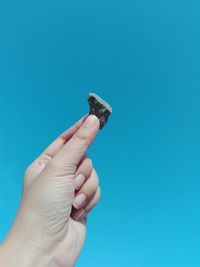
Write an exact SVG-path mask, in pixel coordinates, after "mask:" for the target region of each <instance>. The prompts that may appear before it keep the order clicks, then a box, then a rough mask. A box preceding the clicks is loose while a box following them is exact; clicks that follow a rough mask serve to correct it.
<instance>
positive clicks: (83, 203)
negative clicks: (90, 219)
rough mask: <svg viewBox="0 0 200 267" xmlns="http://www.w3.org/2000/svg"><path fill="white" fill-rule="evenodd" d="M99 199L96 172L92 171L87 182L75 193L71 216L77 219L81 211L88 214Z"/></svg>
mask: <svg viewBox="0 0 200 267" xmlns="http://www.w3.org/2000/svg"><path fill="white" fill-rule="evenodd" d="M99 197H100V188H99V179H98V175H97V173H96V171H95V170H94V169H92V172H91V175H90V177H89V178H88V180H87V181H86V182H85V183H84V184H83V186H82V187H81V189H80V190H79V191H78V192H77V194H76V196H75V199H74V202H73V207H74V210H73V212H72V216H73V217H76V219H77V218H78V217H79V216H78V215H77V214H79V213H80V212H81V211H82V210H84V212H86V213H87V212H89V211H90V210H91V209H92V208H93V207H94V205H95V204H96V203H97V201H98V200H99ZM81 217H82V216H81Z"/></svg>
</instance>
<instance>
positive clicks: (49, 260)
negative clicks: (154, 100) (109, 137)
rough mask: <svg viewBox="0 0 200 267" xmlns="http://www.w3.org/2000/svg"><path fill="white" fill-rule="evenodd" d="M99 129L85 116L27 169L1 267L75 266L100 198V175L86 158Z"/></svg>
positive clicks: (1, 251)
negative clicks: (92, 211) (88, 222)
mask: <svg viewBox="0 0 200 267" xmlns="http://www.w3.org/2000/svg"><path fill="white" fill-rule="evenodd" d="M89 122H90V123H89ZM98 129H99V120H98V119H97V117H95V116H94V115H90V116H84V117H83V118H82V119H81V120H80V121H79V122H77V123H76V124H75V125H74V126H72V127H71V128H70V129H69V130H68V131H66V132H64V133H63V134H62V135H61V136H59V137H58V138H57V139H56V140H55V141H54V142H53V143H52V144H51V145H50V146H49V147H48V148H47V149H46V150H45V151H44V152H43V153H42V154H41V155H40V156H39V157H38V158H37V159H36V160H35V161H34V162H33V163H32V164H31V165H30V166H29V167H28V168H27V170H26V172H25V177H24V187H23V196H22V201H21V204H20V208H19V211H18V213H17V216H16V219H15V221H14V224H13V226H12V227H11V230H10V231H9V233H8V235H7V237H6V239H5V242H4V243H3V245H2V247H1V249H0V258H1V259H3V261H1V262H4V264H3V265H1V263H0V266H4V267H19V266H20V267H27V266H28V267H32V266H34V267H45V266H48V267H53V266H59V267H72V266H74V264H75V262H76V260H77V258H78V256H79V254H80V252H81V249H82V247H83V244H84V241H85V234H86V216H87V214H88V212H89V211H90V210H91V209H92V208H93V207H94V206H95V204H96V203H97V202H98V200H99V197H100V187H99V185H98V176H97V173H96V172H95V170H94V168H93V166H92V160H91V159H90V158H89V157H88V156H86V154H85V153H86V150H87V148H88V147H89V146H90V144H91V143H92V141H93V140H94V138H95V136H96V134H97V132H98ZM78 174H82V176H81V175H79V176H77V175H78ZM83 175H84V176H83ZM76 177H77V178H76ZM81 201H82V204H81Z"/></svg>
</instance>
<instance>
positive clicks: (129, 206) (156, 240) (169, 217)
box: [0, 0, 200, 267]
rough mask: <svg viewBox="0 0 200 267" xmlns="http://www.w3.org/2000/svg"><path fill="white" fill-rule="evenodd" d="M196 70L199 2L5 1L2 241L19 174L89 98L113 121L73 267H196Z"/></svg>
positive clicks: (199, 108) (199, 88) (0, 79)
mask: <svg viewBox="0 0 200 267" xmlns="http://www.w3.org/2000/svg"><path fill="white" fill-rule="evenodd" d="M199 72H200V2H199V1H198V0H188V1H186V0H162V1H158V0H152V1H147V0H116V1H114V0H112V1H111V0H98V1H92V0H85V1H80V0H77V1H74V0H73V1H71V0H70V1H67V0H48V1H47V0H43V1H41V0H24V1H22V0H18V1H11V0H1V1H0V122H1V131H0V239H1V240H3V238H4V237H5V235H6V233H7V231H8V229H9V227H10V225H11V223H12V220H13V218H14V216H15V213H16V210H17V208H18V205H19V200H20V195H21V190H22V178H23V173H24V170H25V168H26V167H27V166H28V164H29V163H30V162H31V161H32V160H33V159H34V158H35V157H36V156H37V155H38V154H39V153H40V152H41V151H42V150H43V149H44V148H45V147H46V146H47V145H48V144H49V143H50V142H51V141H52V140H54V139H55V138H56V136H57V135H58V134H60V133H61V132H62V131H64V130H65V129H66V128H68V127H69V126H70V125H71V124H72V123H74V122H75V121H76V120H77V119H79V118H80V117H81V116H82V115H83V114H85V113H86V112H88V104H87V94H88V92H90V91H93V92H96V93H97V94H99V95H100V96H101V97H103V98H105V99H106V100H107V101H108V102H109V103H110V104H111V105H112V107H113V115H112V118H111V119H110V122H109V124H108V125H107V126H106V127H105V128H104V129H103V131H101V132H100V133H99V135H98V138H97V140H96V142H95V144H94V146H93V147H91V149H90V151H89V155H90V156H91V157H92V158H93V160H94V165H95V167H96V169H97V171H98V173H99V176H100V183H101V187H102V199H101V202H100V203H99V205H98V207H97V208H96V210H95V211H93V212H92V214H91V216H90V218H89V229H88V239H87V243H86V246H85V249H84V252H83V254H82V255H81V257H80V260H79V263H78V264H77V266H78V267H94V266H95V267H102V266H104V267H112V266H114V267H121V266H128V267H129V266H130V267H199V266H200V218H199V214H200V212H199V211H200V209H199V206H200V73H199Z"/></svg>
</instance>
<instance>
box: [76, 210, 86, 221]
mask: <svg viewBox="0 0 200 267" xmlns="http://www.w3.org/2000/svg"><path fill="white" fill-rule="evenodd" d="M85 214H86V211H85V210H84V209H82V210H79V211H77V212H76V213H75V214H74V215H73V217H74V219H75V220H79V219H80V218H81V217H83V216H84V215H85Z"/></svg>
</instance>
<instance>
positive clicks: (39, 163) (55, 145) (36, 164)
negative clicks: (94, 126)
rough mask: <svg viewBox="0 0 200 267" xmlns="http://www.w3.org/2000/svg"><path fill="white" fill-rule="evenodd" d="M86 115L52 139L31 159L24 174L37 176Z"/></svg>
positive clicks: (31, 176)
mask: <svg viewBox="0 0 200 267" xmlns="http://www.w3.org/2000/svg"><path fill="white" fill-rule="evenodd" d="M86 118H87V115H85V116H83V117H82V118H81V119H80V120H79V121H78V122H76V123H75V124H74V125H73V126H72V127H70V128H69V129H68V130H67V131H65V132H64V133H62V134H61V135H60V136H59V137H58V138H57V139H56V140H55V141H53V142H52V143H51V144H50V145H49V146H48V147H47V148H46V149H45V150H44V151H43V152H42V154H41V155H40V156H39V157H38V158H37V159H35V160H34V161H33V163H32V164H31V165H30V166H29V167H28V168H27V170H26V176H29V177H30V179H31V178H32V179H33V178H34V177H35V176H37V175H38V174H39V173H40V172H41V171H42V170H43V169H44V167H45V166H46V165H47V163H48V162H49V161H50V160H51V159H52V158H53V157H54V156H55V155H56V153H57V152H58V151H59V150H60V149H61V148H62V147H63V146H64V145H65V144H66V143H67V142H68V141H69V139H70V138H71V137H72V136H73V135H74V134H75V132H76V131H77V130H78V129H79V128H80V126H81V125H82V124H83V122H84V121H85V119H86Z"/></svg>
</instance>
